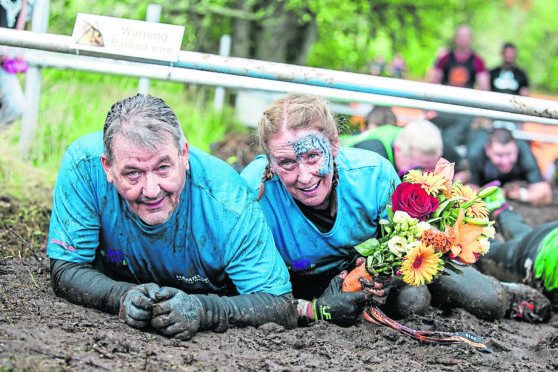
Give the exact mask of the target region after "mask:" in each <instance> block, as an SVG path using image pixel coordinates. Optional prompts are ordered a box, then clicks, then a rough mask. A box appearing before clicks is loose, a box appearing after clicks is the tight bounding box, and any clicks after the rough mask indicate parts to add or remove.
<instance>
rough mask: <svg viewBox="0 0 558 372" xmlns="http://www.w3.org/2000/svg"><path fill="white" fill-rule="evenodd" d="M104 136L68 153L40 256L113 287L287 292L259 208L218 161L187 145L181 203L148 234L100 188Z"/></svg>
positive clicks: (109, 189)
mask: <svg viewBox="0 0 558 372" xmlns="http://www.w3.org/2000/svg"><path fill="white" fill-rule="evenodd" d="M102 153H103V143H102V133H101V132H97V133H93V134H89V135H86V136H84V137H82V138H80V139H79V140H77V141H76V142H74V143H73V144H72V145H70V146H69V147H68V149H67V150H66V153H65V154H64V157H63V159H62V164H61V166H60V172H59V174H58V178H57V180H56V185H55V188H54V205H53V209H52V216H51V220H50V232H49V242H48V248H47V252H48V255H49V256H50V257H51V258H54V259H61V260H66V261H71V262H93V261H95V264H96V266H97V267H99V268H100V269H101V271H103V272H105V273H106V274H107V275H108V276H110V277H112V278H113V279H116V280H124V281H128V282H137V283H147V282H155V283H157V284H159V285H167V286H172V287H175V288H179V289H182V290H184V291H185V292H187V293H209V292H212V293H223V292H224V291H225V289H227V290H230V289H231V288H230V287H231V286H230V284H231V281H232V284H234V287H235V288H236V290H237V291H238V293H240V294H245V293H256V292H266V293H271V294H273V295H282V294H285V293H288V292H291V285H290V282H289V274H288V271H287V268H286V267H285V264H284V263H283V261H282V260H281V257H280V256H279V254H278V253H277V251H276V249H275V246H274V243H273V236H272V234H271V231H270V229H269V227H268V225H267V223H266V221H265V217H264V215H263V213H262V211H261V208H260V206H259V205H258V203H257V202H256V200H255V197H254V195H253V193H252V192H251V190H249V188H248V187H247V185H246V183H245V182H244V180H242V178H241V177H240V176H239V175H238V174H237V173H236V172H235V171H234V170H233V169H232V168H231V167H230V166H228V165H227V164H226V163H224V162H222V161H221V160H219V159H217V158H215V157H213V156H210V155H208V154H206V153H204V152H202V151H200V150H198V149H196V148H193V147H192V146H190V151H189V164H190V169H189V170H188V172H187V177H186V181H185V184H184V189H183V190H182V193H181V195H180V203H179V205H178V207H177V208H176V210H175V211H174V213H173V214H172V216H171V217H170V218H169V220H167V221H166V222H164V223H162V224H160V225H156V226H149V225H146V224H144V223H143V222H142V221H141V220H140V219H139V218H138V216H137V215H135V214H134V213H132V212H131V210H130V208H129V207H128V204H127V203H126V200H124V199H123V198H122V197H121V196H120V195H119V194H118V192H117V190H116V188H115V187H114V186H113V185H112V184H111V183H109V182H108V181H107V178H106V175H105V172H104V170H103V167H102V164H101V155H102Z"/></svg>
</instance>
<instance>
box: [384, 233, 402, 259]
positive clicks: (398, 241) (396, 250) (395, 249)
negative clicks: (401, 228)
mask: <svg viewBox="0 0 558 372" xmlns="http://www.w3.org/2000/svg"><path fill="white" fill-rule="evenodd" d="M387 245H388V247H389V250H390V251H391V253H393V254H394V255H396V256H397V257H401V256H402V255H403V253H407V239H405V238H404V237H402V236H394V237H393V238H391V239H390V240H389V241H388V242H387Z"/></svg>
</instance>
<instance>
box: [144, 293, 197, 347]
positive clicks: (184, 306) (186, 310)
mask: <svg viewBox="0 0 558 372" xmlns="http://www.w3.org/2000/svg"><path fill="white" fill-rule="evenodd" d="M155 300H156V301H157V303H156V304H155V305H154V306H153V318H152V319H151V325H152V326H153V328H155V329H157V330H158V331H160V332H161V333H162V334H163V335H165V336H167V337H174V338H177V339H180V340H189V339H191V338H192V336H193V335H194V334H195V333H196V332H197V331H198V330H199V329H200V327H201V325H202V324H204V323H205V313H204V310H203V306H202V303H201V301H200V300H199V299H198V298H197V297H196V296H195V295H188V294H186V293H184V292H183V291H181V290H179V289H176V288H171V287H163V288H161V289H160V291H158V292H157V293H155Z"/></svg>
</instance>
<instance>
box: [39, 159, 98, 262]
mask: <svg viewBox="0 0 558 372" xmlns="http://www.w3.org/2000/svg"><path fill="white" fill-rule="evenodd" d="M99 226H100V221H99V214H98V211H97V208H96V203H95V196H94V192H93V186H92V182H91V175H90V174H87V167H86V165H85V164H84V163H83V162H82V161H76V160H75V159H74V151H71V150H69V151H66V153H65V155H64V157H63V159H62V163H61V165H60V171H59V173H58V176H57V179H56V184H55V186H54V197H53V207H52V214H51V218H50V227H49V237H48V244H47V254H48V256H49V257H51V258H55V259H60V260H65V261H70V262H91V261H93V260H94V258H95V251H96V249H97V247H98V245H99Z"/></svg>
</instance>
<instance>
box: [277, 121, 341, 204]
mask: <svg viewBox="0 0 558 372" xmlns="http://www.w3.org/2000/svg"><path fill="white" fill-rule="evenodd" d="M268 146H269V150H270V159H271V165H272V167H273V171H274V172H275V173H276V174H277V176H278V177H279V179H280V180H281V182H283V185H285V188H286V189H287V191H288V192H289V193H290V194H291V196H292V197H293V198H295V199H296V200H298V201H300V202H302V203H304V204H305V205H307V206H310V207H314V208H316V209H327V208H329V195H330V193H331V184H332V179H333V158H334V157H336V156H337V153H338V141H336V143H334V144H331V143H330V141H329V140H327V139H326V138H325V137H324V136H323V135H322V134H321V132H320V131H319V130H317V129H308V128H301V129H286V130H283V131H281V132H279V133H278V134H277V135H276V136H274V137H272V138H270V139H269V141H268Z"/></svg>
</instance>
